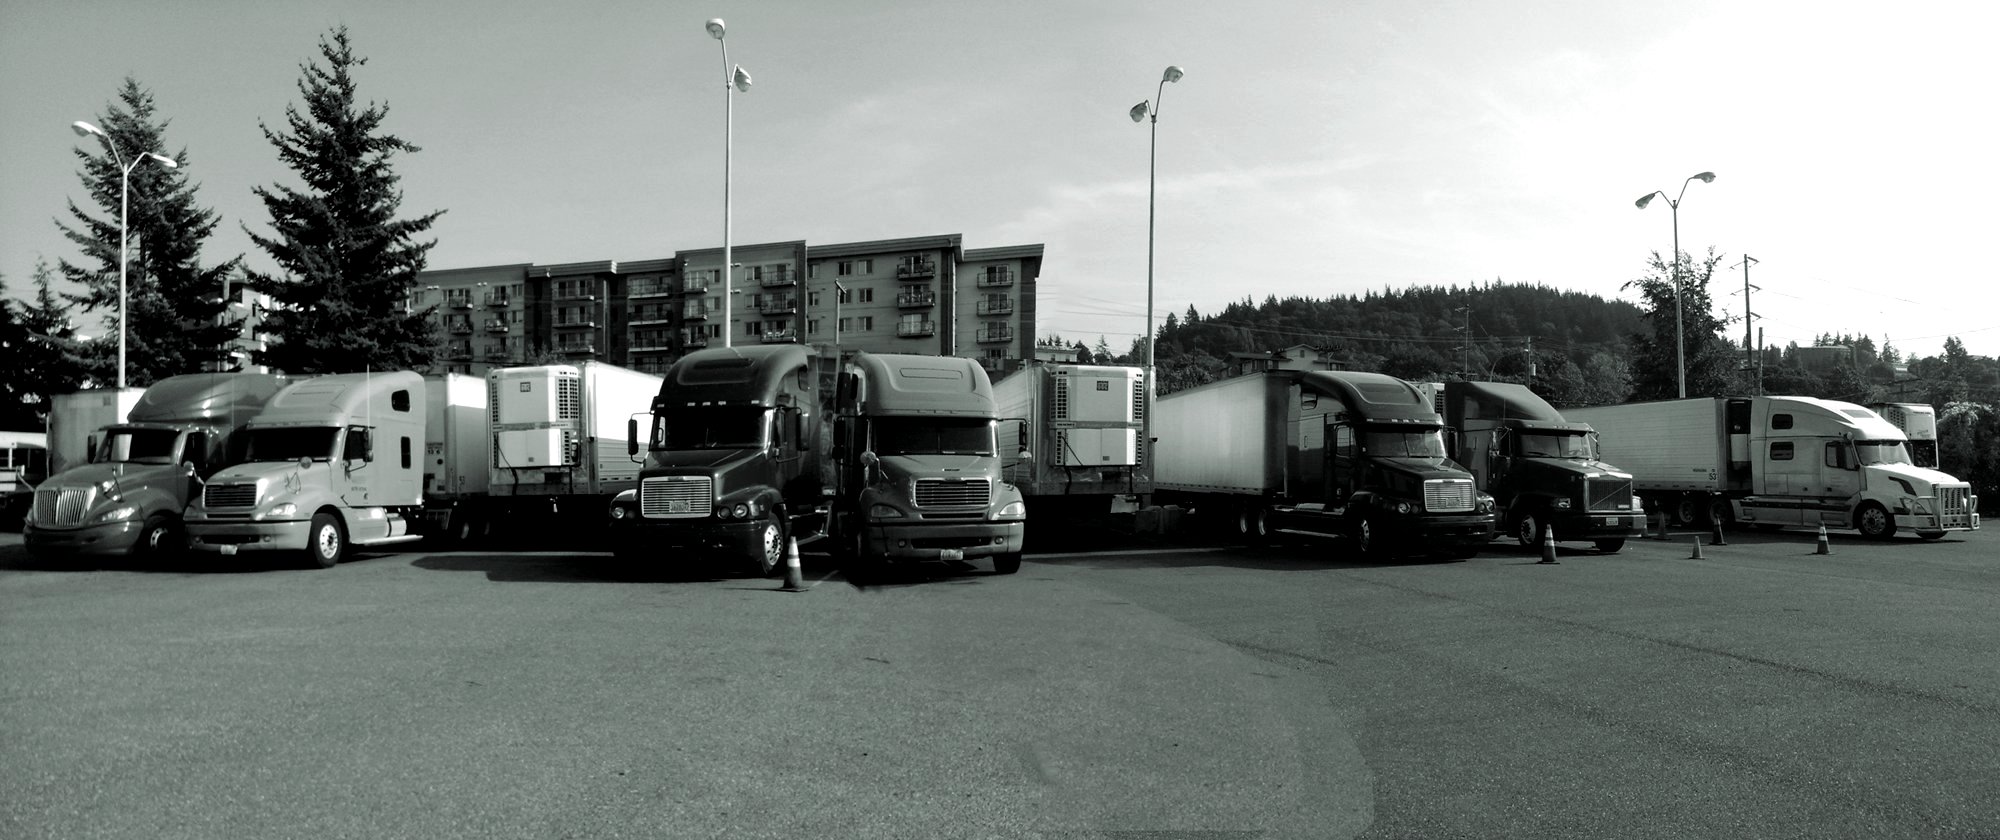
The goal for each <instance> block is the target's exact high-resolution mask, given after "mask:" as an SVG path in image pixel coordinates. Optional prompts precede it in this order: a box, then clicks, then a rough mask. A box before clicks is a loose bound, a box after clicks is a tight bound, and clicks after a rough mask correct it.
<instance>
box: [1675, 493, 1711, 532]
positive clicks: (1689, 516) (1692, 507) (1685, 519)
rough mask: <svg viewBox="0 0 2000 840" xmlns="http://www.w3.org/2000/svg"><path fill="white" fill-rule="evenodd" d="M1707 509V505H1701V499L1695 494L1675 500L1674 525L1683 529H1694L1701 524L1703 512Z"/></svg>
mask: <svg viewBox="0 0 2000 840" xmlns="http://www.w3.org/2000/svg"><path fill="white" fill-rule="evenodd" d="M1705 507H1706V505H1703V504H1702V503H1701V497H1699V496H1695V495H1693V494H1689V495H1684V496H1681V497H1680V498H1678V499H1675V500H1674V507H1673V511H1672V513H1673V515H1674V524H1675V525H1679V526H1681V527H1683V528H1692V527H1694V526H1696V525H1698V524H1700V523H1701V512H1702V510H1703V508H1705Z"/></svg>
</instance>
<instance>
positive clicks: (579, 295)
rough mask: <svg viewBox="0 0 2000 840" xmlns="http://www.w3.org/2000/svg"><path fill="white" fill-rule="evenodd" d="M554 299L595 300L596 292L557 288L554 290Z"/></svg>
mask: <svg viewBox="0 0 2000 840" xmlns="http://www.w3.org/2000/svg"><path fill="white" fill-rule="evenodd" d="M555 299H556V300H558V301H565V300H571V301H580V300H596V299H597V294H596V293H595V292H590V291H585V290H581V289H568V290H559V291H557V292H556V296H555Z"/></svg>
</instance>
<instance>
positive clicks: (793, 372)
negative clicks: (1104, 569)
mask: <svg viewBox="0 0 2000 840" xmlns="http://www.w3.org/2000/svg"><path fill="white" fill-rule="evenodd" d="M650 424H651V431H650V432H649V433H647V434H646V435H644V437H645V439H646V441H647V443H646V463H645V466H644V467H643V468H642V469H641V471H640V477H639V486H638V487H637V488H636V489H634V490H630V491H626V492H623V493H620V494H619V495H618V496H617V497H616V498H614V499H613V501H612V504H611V506H610V517H611V532H612V540H613V545H614V551H615V553H616V554H617V556H618V557H620V558H621V559H624V560H628V561H632V562H643V563H656V564H682V563H686V562H687V561H689V560H691V559H694V558H696V557H702V556H712V555H716V554H719V555H721V556H723V557H725V558H727V559H728V561H729V562H730V563H731V564H732V565H734V566H736V567H737V568H739V569H741V570H743V571H746V572H749V573H752V574H770V573H771V572H773V571H775V570H777V568H778V567H780V566H782V565H783V564H784V563H785V560H786V556H785V552H786V548H787V545H788V543H789V541H790V540H792V539H794V538H799V539H800V540H801V541H806V542H809V541H811V540H814V539H818V538H821V537H826V538H829V539H831V540H832V542H833V545H834V550H835V553H836V554H837V555H838V556H839V557H840V559H841V561H842V563H843V565H844V566H845V567H846V569H847V572H848V576H849V579H850V580H851V581H855V582H864V581H866V580H869V579H871V578H872V577H873V576H874V575H875V574H877V573H878V572H879V571H881V568H882V567H883V566H884V565H885V564H888V563H900V562H919V561H945V562H951V561H961V562H962V561H965V560H968V559H972V558H990V560H991V562H992V564H993V567H994V569H995V571H997V572H1000V573H1003V574H1006V573H1012V572H1015V571H1017V570H1019V569H1020V564H1021V538H1022V529H1023V523H1024V522H1025V521H1026V518H1027V508H1026V505H1025V503H1024V502H1023V501H1022V498H1021V493H1020V490H1019V489H1017V488H1015V487H1014V486H1013V485H1011V484H1008V483H1007V482H1006V481H1005V480H1004V479H1003V478H1002V477H1001V475H1000V459H999V457H998V438H997V432H996V427H997V426H998V425H999V415H998V408H997V406H996V404H995V403H994V401H993V388H992V384H991V382H990V381H989V380H988V379H987V377H986V372H985V370H983V369H982V368H980V367H979V366H978V364H976V363H975V362H973V361H972V360H970V359H962V358H956V357H939V356H913V355H901V354H872V353H856V354H854V356H853V358H852V359H851V360H850V361H848V362H847V363H846V364H845V365H844V366H841V365H837V363H836V362H835V361H834V360H833V359H830V358H823V357H820V356H818V355H817V354H815V353H814V352H813V351H812V350H811V349H810V348H806V347H801V346H797V345H769V346H760V347H724V348H712V349H708V350H701V351H696V352H694V353H690V354H688V355H687V356H685V357H683V358H682V359H681V360H680V361H678V362H675V363H674V365H673V367H671V368H670V369H668V371H667V375H666V381H665V382H664V383H662V385H661V386H660V392H659V395H658V397H657V398H656V399H655V400H654V402H653V407H652V414H651V420H650ZM640 437H641V436H640V434H639V431H638V429H637V421H634V422H633V429H632V438H633V443H632V446H631V451H632V452H633V453H634V454H636V453H637V452H638V439H639V438H640Z"/></svg>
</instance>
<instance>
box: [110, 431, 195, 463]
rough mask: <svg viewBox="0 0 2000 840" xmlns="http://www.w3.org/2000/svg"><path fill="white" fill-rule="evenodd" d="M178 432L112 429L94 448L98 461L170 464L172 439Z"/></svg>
mask: <svg viewBox="0 0 2000 840" xmlns="http://www.w3.org/2000/svg"><path fill="white" fill-rule="evenodd" d="M180 436H181V433H180V432H176V431H173V430H172V429H111V430H109V431H107V432H105V434H104V443H103V444H102V445H100V446H98V447H97V459H96V460H97V463H100V464H119V463H129V464H171V463H173V462H174V442H175V441H177V440H179V439H180Z"/></svg>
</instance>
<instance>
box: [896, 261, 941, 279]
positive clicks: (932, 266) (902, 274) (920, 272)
mask: <svg viewBox="0 0 2000 840" xmlns="http://www.w3.org/2000/svg"><path fill="white" fill-rule="evenodd" d="M936 276H937V262H936V261H933V260H914V261H911V262H906V263H899V264H898V265H897V266H896V279H898V280H903V279H916V278H920V277H936Z"/></svg>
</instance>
